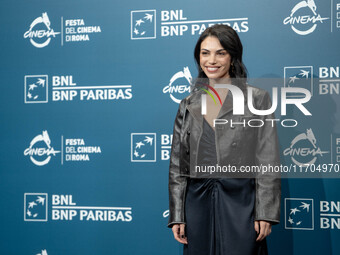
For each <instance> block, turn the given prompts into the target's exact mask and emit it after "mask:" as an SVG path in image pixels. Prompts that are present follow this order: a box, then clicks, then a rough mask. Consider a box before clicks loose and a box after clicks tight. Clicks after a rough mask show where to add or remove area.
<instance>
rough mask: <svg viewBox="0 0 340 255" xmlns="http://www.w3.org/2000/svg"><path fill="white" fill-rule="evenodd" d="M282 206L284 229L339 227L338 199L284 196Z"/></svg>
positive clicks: (339, 210) (332, 228) (333, 228)
mask: <svg viewBox="0 0 340 255" xmlns="http://www.w3.org/2000/svg"><path fill="white" fill-rule="evenodd" d="M284 207H285V208H284V210H285V229H294V230H315V229H318V228H320V229H328V230H339V229H340V217H339V216H340V201H332V200H331V201H327V200H317V199H312V198H285V203H284ZM315 222H316V223H319V224H315Z"/></svg>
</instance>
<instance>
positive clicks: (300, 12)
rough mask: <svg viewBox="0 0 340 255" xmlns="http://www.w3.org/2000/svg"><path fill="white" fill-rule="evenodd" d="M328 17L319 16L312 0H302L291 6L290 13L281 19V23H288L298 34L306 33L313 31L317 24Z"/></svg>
mask: <svg viewBox="0 0 340 255" xmlns="http://www.w3.org/2000/svg"><path fill="white" fill-rule="evenodd" d="M328 19H329V18H328V17H321V15H320V14H319V13H318V12H317V7H316V4H315V2H314V0H303V1H300V2H298V3H297V4H296V5H295V6H294V7H293V9H292V10H291V12H290V15H289V16H288V17H286V18H285V19H284V20H283V24H284V25H290V27H291V29H292V30H293V31H294V32H295V33H297V34H298V35H308V34H311V33H313V32H314V31H315V29H316V28H317V26H318V24H322V23H324V21H325V20H328Z"/></svg>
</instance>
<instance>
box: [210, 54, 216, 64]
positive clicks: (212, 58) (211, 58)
mask: <svg viewBox="0 0 340 255" xmlns="http://www.w3.org/2000/svg"><path fill="white" fill-rule="evenodd" d="M209 63H210V64H215V63H216V58H215V54H210V56H209Z"/></svg>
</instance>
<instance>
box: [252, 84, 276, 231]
mask: <svg viewBox="0 0 340 255" xmlns="http://www.w3.org/2000/svg"><path fill="white" fill-rule="evenodd" d="M271 104H272V103H271V99H270V96H269V94H268V92H267V91H266V92H265V94H264V96H263V97H262V99H261V100H260V101H259V104H258V108H257V109H264V110H267V109H269V108H270V107H271ZM260 118H261V119H262V120H263V122H264V125H263V126H262V127H261V128H259V130H258V139H257V143H256V151H255V160H256V161H255V162H256V164H257V165H258V166H265V167H269V166H272V167H274V166H279V165H280V154H279V141H278V136H277V129H276V124H275V121H266V119H275V116H274V113H272V114H269V115H263V116H260ZM272 123H274V126H272ZM280 176H281V175H280V172H277V173H275V172H272V173H270V172H265V173H264V174H263V173H259V174H258V175H257V178H256V181H255V182H256V203H255V220H265V221H269V222H271V223H272V224H278V223H279V222H280V202H281V177H280Z"/></svg>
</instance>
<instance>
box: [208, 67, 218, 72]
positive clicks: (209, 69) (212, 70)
mask: <svg viewBox="0 0 340 255" xmlns="http://www.w3.org/2000/svg"><path fill="white" fill-rule="evenodd" d="M206 68H207V70H208V72H210V73H215V72H217V70H218V68H219V67H209V66H207V67H206Z"/></svg>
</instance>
